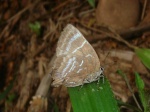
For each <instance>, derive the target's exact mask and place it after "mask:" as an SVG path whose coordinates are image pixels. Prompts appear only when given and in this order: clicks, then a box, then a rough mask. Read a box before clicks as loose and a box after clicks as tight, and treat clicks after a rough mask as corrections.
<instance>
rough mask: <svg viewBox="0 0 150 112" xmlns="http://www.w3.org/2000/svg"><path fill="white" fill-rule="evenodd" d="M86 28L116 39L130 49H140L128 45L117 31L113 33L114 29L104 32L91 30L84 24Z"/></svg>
mask: <svg viewBox="0 0 150 112" xmlns="http://www.w3.org/2000/svg"><path fill="white" fill-rule="evenodd" d="M82 25H83V26H84V27H86V28H89V29H90V30H93V31H96V32H98V33H102V34H105V36H107V37H111V38H114V39H116V40H118V41H120V42H122V43H124V44H126V45H127V46H128V47H130V48H132V49H136V48H138V47H136V46H133V45H131V44H130V43H128V42H127V41H126V40H124V39H123V38H122V37H121V36H120V35H119V34H117V33H116V32H115V31H113V30H112V29H109V31H102V30H97V29H95V28H90V27H88V26H86V25H84V24H82Z"/></svg>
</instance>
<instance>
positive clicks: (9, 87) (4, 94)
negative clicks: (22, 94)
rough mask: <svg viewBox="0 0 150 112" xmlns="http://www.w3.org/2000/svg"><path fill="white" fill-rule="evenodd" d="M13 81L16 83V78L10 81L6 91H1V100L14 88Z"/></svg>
mask: <svg viewBox="0 0 150 112" xmlns="http://www.w3.org/2000/svg"><path fill="white" fill-rule="evenodd" d="M13 83H14V80H12V81H11V82H10V84H9V85H8V87H7V88H6V89H5V90H4V92H2V93H0V100H3V99H5V98H6V96H7V95H8V93H9V92H10V90H11V89H12V87H13Z"/></svg>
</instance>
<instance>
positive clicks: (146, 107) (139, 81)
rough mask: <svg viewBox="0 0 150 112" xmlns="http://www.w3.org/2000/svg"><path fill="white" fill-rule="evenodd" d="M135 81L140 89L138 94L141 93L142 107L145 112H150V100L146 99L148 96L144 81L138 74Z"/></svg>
mask: <svg viewBox="0 0 150 112" xmlns="http://www.w3.org/2000/svg"><path fill="white" fill-rule="evenodd" d="M135 81H136V86H137V88H138V92H139V96H140V99H141V102H142V105H143V107H144V112H149V111H150V107H149V105H148V102H149V100H150V98H148V97H146V96H147V95H146V93H145V91H144V81H143V80H142V79H141V77H140V76H139V74H138V73H137V72H136V73H135Z"/></svg>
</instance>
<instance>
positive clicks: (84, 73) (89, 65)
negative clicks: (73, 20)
mask: <svg viewBox="0 0 150 112" xmlns="http://www.w3.org/2000/svg"><path fill="white" fill-rule="evenodd" d="M56 56H57V58H56V60H55V63H54V67H53V68H54V72H53V75H52V77H53V79H54V81H53V83H52V85H53V86H59V85H62V84H63V85H66V86H67V87H74V86H78V85H82V84H83V81H84V79H86V78H87V77H88V75H90V74H93V73H95V72H97V71H99V68H100V62H99V59H98V56H97V54H96V52H95V50H94V49H93V47H92V46H91V45H90V44H89V42H88V41H87V40H86V39H85V38H84V37H83V35H82V34H81V33H80V32H79V31H78V30H77V29H76V28H75V27H74V26H72V25H70V24H69V25H67V26H66V27H65V29H64V31H63V32H62V34H61V36H60V39H59V41H58V44H57V49H56ZM93 75H94V74H93Z"/></svg>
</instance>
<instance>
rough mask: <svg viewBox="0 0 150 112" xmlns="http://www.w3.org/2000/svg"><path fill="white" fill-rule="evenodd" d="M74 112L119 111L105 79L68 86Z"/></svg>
mask: <svg viewBox="0 0 150 112" xmlns="http://www.w3.org/2000/svg"><path fill="white" fill-rule="evenodd" d="M68 91H69V95H70V99H71V102H72V106H73V111H74V112H119V109H118V105H117V102H116V100H115V98H114V95H113V93H112V90H111V88H110V84H109V82H108V80H107V79H105V80H104V83H103V81H102V80H100V81H99V84H98V83H97V82H92V83H90V84H85V85H83V87H81V86H78V87H72V88H68Z"/></svg>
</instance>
